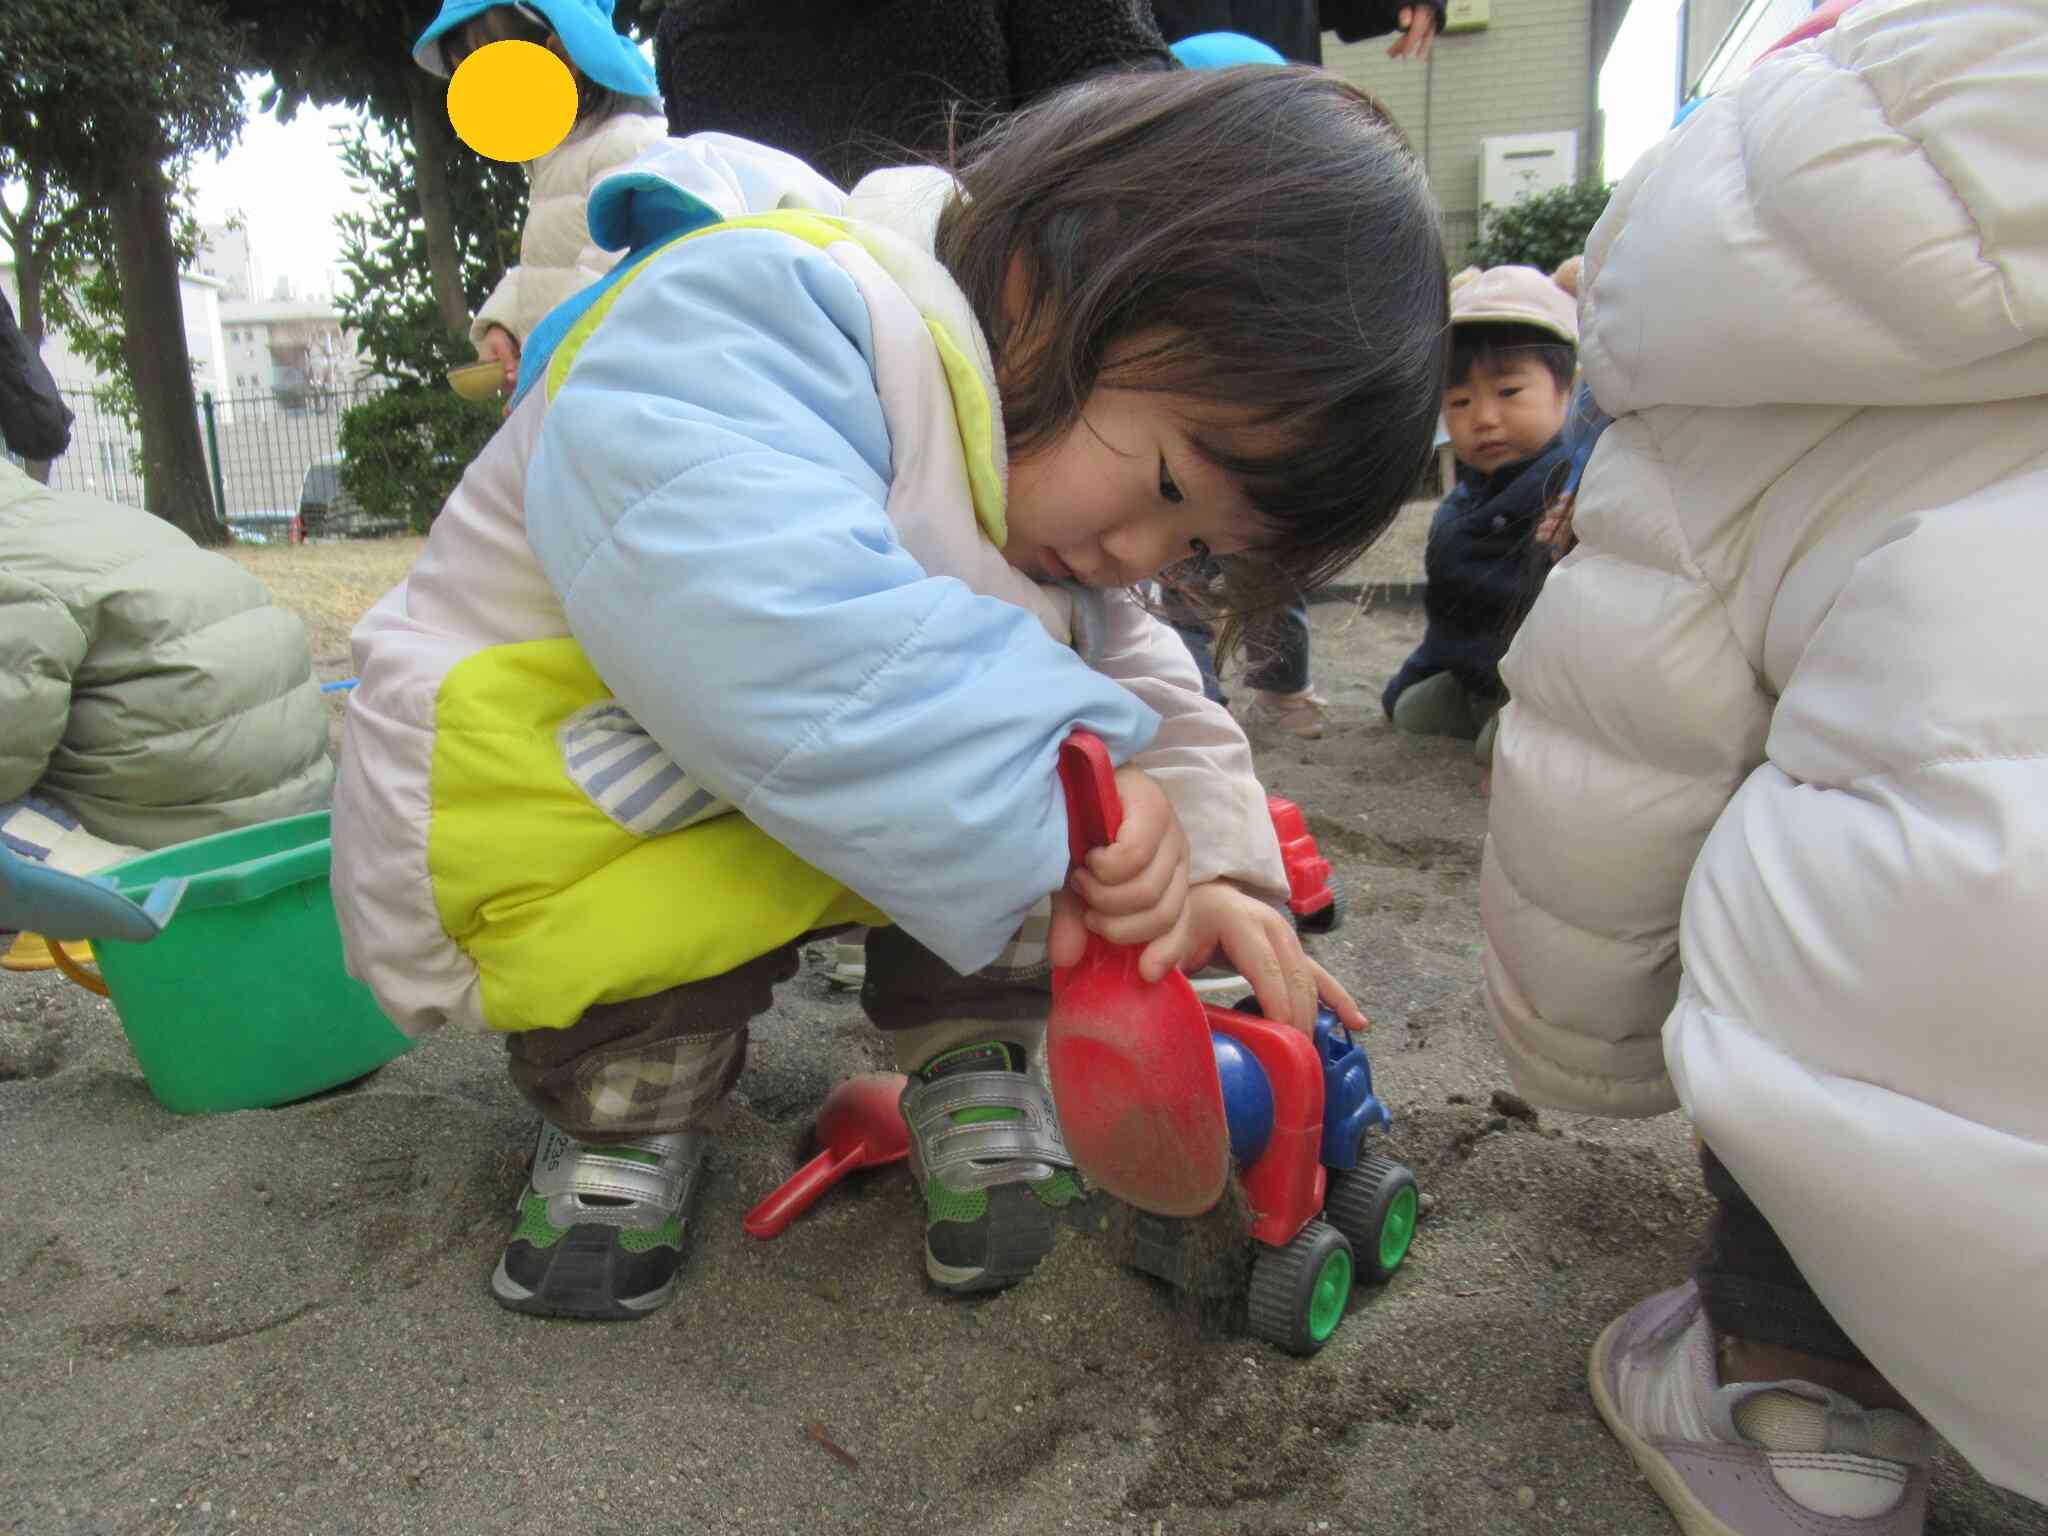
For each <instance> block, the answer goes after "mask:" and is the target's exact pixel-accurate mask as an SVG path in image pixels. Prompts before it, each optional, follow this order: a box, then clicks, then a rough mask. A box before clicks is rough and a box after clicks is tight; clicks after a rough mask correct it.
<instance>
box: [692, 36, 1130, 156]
mask: <svg viewBox="0 0 2048 1536" xmlns="http://www.w3.org/2000/svg"><path fill="white" fill-rule="evenodd" d="M1169 65H1170V57H1169V55H1168V54H1167V51H1166V44H1165V42H1164V40H1163V39H1161V37H1160V36H1159V31H1158V29H1157V28H1156V27H1155V26H1154V25H1153V24H1152V16H1151V8H1150V5H1149V4H1148V0H677V3H676V4H674V5H671V6H670V7H669V9H668V10H666V11H664V12H663V13H662V17H661V24H660V28H659V31H658V34H657V40H656V45H655V68H656V72H657V74H658V75H659V76H660V79H661V99H662V101H663V102H664V103H665V104H666V105H667V108H668V124H669V132H671V133H674V134H685V133H699V132H704V131H707V130H714V129H715V130H718V131H720V132H724V133H734V134H738V135H740V136H741V137H742V138H748V139H753V140H755V141H756V142H758V143H763V144H770V145H773V146H774V147H776V148H778V149H785V150H788V151H789V152H790V153H792V154H794V155H796V156H798V157H799V158H800V159H803V160H806V161H808V162H809V163H810V164H811V165H813V166H815V167H816V168H817V169H818V170H819V171H821V172H823V173H824V174H825V175H826V176H828V177H830V178H831V179H832V180H833V181H836V182H838V183H839V184H840V185H842V186H851V185H852V184H853V183H854V182H855V181H857V180H859V179H860V178H861V177H862V176H864V175H865V174H867V172H869V171H871V170H874V169H875V168H877V167H878V166H883V165H897V164H903V163H906V162H913V161H917V160H920V159H940V160H943V159H944V157H945V154H946V149H947V115H948V113H949V111H951V110H952V109H954V108H956V107H957V108H958V109H960V112H961V123H960V128H961V136H962V137H963V138H964V137H968V136H971V134H972V132H973V131H974V129H975V128H976V127H977V126H978V125H979V124H980V123H982V122H985V121H986V120H987V119H988V117H989V116H990V115H991V114H995V113H1002V112H1008V111H1011V110H1013V109H1015V108H1017V107H1021V106H1023V105H1025V104H1026V103H1028V102H1029V101H1031V100H1032V99H1033V98H1034V97H1037V96H1040V95H1042V94H1044V93H1045V92H1047V91H1050V90H1053V89H1055V88H1056V87H1058V86H1062V85H1066V84H1068V83H1069V82H1071V81H1074V80H1079V79H1081V78H1083V77H1084V76H1087V75H1093V74H1100V73H1104V72H1106V71H1112V70H1122V69H1165V68H1168V67H1169Z"/></svg>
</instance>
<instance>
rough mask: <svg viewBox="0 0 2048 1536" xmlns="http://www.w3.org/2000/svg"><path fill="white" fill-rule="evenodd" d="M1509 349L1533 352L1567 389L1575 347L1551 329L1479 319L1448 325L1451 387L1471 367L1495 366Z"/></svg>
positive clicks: (1576, 358) (1573, 370)
mask: <svg viewBox="0 0 2048 1536" xmlns="http://www.w3.org/2000/svg"><path fill="white" fill-rule="evenodd" d="M1510 352H1516V353H1530V354H1533V355H1534V356H1535V358H1536V361H1538V362H1539V363H1541V364H1542V365H1543V366H1544V367H1545V368H1547V369H1549V370H1550V376H1551V377H1552V378H1553V379H1555V380H1557V387H1558V388H1559V389H1562V390H1567V391H1568V390H1570V389H1571V387H1572V379H1573V378H1574V377H1575V376H1576V375H1577V373H1578V371H1579V349H1578V348H1577V347H1575V346H1573V345H1572V344H1571V343H1570V342H1568V341H1564V340H1561V339H1559V337H1558V335H1557V333H1556V332H1555V331H1546V330H1544V329H1543V327H1542V326H1540V325H1517V324H1515V323H1514V322H1513V321H1511V320H1497V321H1483V322H1480V323H1477V324H1473V325H1454V326H1452V327H1451V372H1450V385H1451V387H1452V388H1453V389H1455V388H1457V387H1458V386H1459V385H1460V384H1462V383H1464V382H1465V381H1466V380H1467V379H1469V378H1471V377H1472V370H1473V369H1474V368H1494V367H1498V366H1499V365H1500V361H1501V359H1502V358H1503V357H1504V355H1505V354H1507V353H1510Z"/></svg>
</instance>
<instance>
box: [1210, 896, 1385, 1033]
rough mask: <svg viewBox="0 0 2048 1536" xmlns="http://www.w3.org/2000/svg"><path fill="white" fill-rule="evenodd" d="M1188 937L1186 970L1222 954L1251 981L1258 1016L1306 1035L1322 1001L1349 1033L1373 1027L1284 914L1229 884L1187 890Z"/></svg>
mask: <svg viewBox="0 0 2048 1536" xmlns="http://www.w3.org/2000/svg"><path fill="white" fill-rule="evenodd" d="M1188 937H1189V940H1190V945H1191V947H1190V948H1189V949H1188V951H1187V952H1186V953H1185V954H1184V955H1183V956H1182V959H1181V964H1182V966H1183V968H1184V969H1186V970H1190V971H1194V970H1199V969H1201V967H1203V966H1205V965H1207V964H1208V963H1209V962H1210V961H1211V960H1212V959H1214V958H1215V954H1216V951H1217V950H1219V949H1220V950H1222V951H1223V953H1224V954H1225V955H1227V956H1228V957H1229V959H1230V964H1231V966H1232V967H1233V968H1234V969H1235V970H1236V971H1237V972H1238V973H1239V974H1240V975H1242V976H1243V977H1244V979H1245V980H1246V981H1248V982H1250V983H1251V985H1252V992H1253V993H1254V994H1255V995H1256V996H1257V997H1258V1000H1259V1012H1261V1013H1263V1014H1264V1015H1265V1016H1266V1017H1267V1018H1269V1019H1272V1020H1274V1021H1275V1022H1279V1023H1290V1024H1292V1025H1293V1026H1294V1027H1295V1028H1296V1029H1298V1030H1301V1031H1302V1032H1303V1033H1304V1034H1306V1033H1307V1032H1308V1031H1310V1030H1312V1029H1314V1028H1315V1023H1316V1002H1317V999H1319V998H1320V999H1321V1000H1322V1001H1323V1002H1325V1003H1328V1004H1329V1005H1330V1008H1331V1010H1332V1011H1333V1012H1335V1014H1336V1015H1337V1017H1338V1018H1340V1019H1342V1020H1343V1021H1344V1022H1345V1023H1346V1024H1347V1025H1349V1026H1350V1027H1351V1028H1352V1029H1370V1028H1371V1027H1372V1021H1371V1020H1370V1019H1368V1018H1366V1016H1365V1014H1364V1013H1363V1012H1362V1011H1361V1010H1360V1008H1359V1006H1358V1004H1357V1003H1355V1002H1353V1001H1352V1000H1351V994H1350V993H1349V992H1346V991H1345V990H1344V988H1343V987H1342V986H1341V985H1339V983H1338V981H1337V978H1336V977H1334V976H1332V975H1331V974H1330V973H1329V972H1328V971H1326V970H1324V969H1323V968H1322V967H1321V966H1320V965H1318V964H1316V962H1315V961H1314V960H1312V959H1311V958H1309V954H1308V951H1306V950H1304V949H1303V948H1302V947H1301V939H1300V937H1299V936H1298V935H1297V934H1296V933H1295V931H1294V924H1293V923H1291V922H1289V921H1288V920H1287V917H1286V914H1284V913H1282V912H1278V911H1276V910H1274V909H1273V908H1272V907H1270V906H1268V905H1267V904H1266V903H1265V902H1263V901H1260V900H1259V899H1258V897H1256V896H1253V895H1250V894H1249V893H1247V892H1245V891H1242V890H1239V889H1238V888H1237V887H1236V886H1234V885H1232V884H1231V883H1230V882H1229V881H1228V880H1205V881H1203V882H1202V883H1201V884H1200V885H1197V886H1196V887H1194V889H1192V890H1190V891H1189V892H1188Z"/></svg>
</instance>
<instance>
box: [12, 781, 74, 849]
mask: <svg viewBox="0 0 2048 1536" xmlns="http://www.w3.org/2000/svg"><path fill="white" fill-rule="evenodd" d="M77 825H78V818H77V817H76V816H74V815H72V814H71V812H70V811H68V810H66V809H65V808H64V807H63V806H61V805H59V804H58V803H57V802H56V801H54V800H51V799H49V798H48V797H46V796H43V795H24V796H22V797H21V799H19V800H9V801H6V802H4V803H0V843H5V844H6V845H7V847H8V848H9V849H10V850H11V851H12V852H15V853H18V854H20V855H21V856H22V857H23V858H25V859H34V860H35V861H36V862H37V863H39V864H40V863H42V862H43V861H44V860H46V859H48V858H49V857H50V850H51V849H52V848H55V847H56V846H57V840H58V839H59V838H61V837H63V836H64V834H65V833H67V832H69V831H71V830H72V829H73V828H75V827H76V826H77Z"/></svg>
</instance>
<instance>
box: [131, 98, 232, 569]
mask: <svg viewBox="0 0 2048 1536" xmlns="http://www.w3.org/2000/svg"><path fill="white" fill-rule="evenodd" d="M161 149H162V145H161V143H160V141H159V140H158V139H157V137H156V136H155V135H154V134H151V135H150V136H148V137H146V138H143V139H141V140H140V141H139V142H136V143H134V144H131V145H128V146H125V147H124V149H123V151H122V152H120V154H119V156H118V160H119V164H120V169H121V174H120V175H119V176H118V177H116V178H115V180H114V182H113V185H112V186H110V187H109V188H108V193H109V195H108V199H107V211H108V214H109V216H110V217H111V218H112V220H113V225H114V265H115V270H116V272H117V273H118V275H119V276H120V279H121V320H122V325H123V327H124V330H125V333H126V334H125V335H124V336H123V338H122V341H123V351H124V352H125V354H126V356H127V359H128V375H129V377H130V378H131V379H133V380H134V382H135V400H136V405H137V407H138V409H139V410H140V411H141V414H142V497H143V502H144V504H145V505H146V506H147V507H148V509H149V510H150V511H151V512H154V513H155V514H156V515H157V516H158V517H161V518H162V519H163V520H164V521H165V522H167V523H170V524H172V525H173V526H174V527H177V528H181V529H183V530H184V531H185V532H186V533H188V534H190V535H191V536H192V537H193V538H194V539H195V540H197V541H198V542H199V543H200V544H204V545H219V544H225V543H227V541H228V530H227V525H226V524H225V523H223V522H222V521H221V518H220V514H219V512H218V511H217V510H216V508H215V507H214V505H213V487H212V482H211V478H210V477H209V475H208V474H207V469H206V451H205V449H204V447H203V446H202V445H201V443H200V441H199V412H198V407H197V405H196V403H195V402H194V401H193V398H192V358H191V354H190V353H189V352H188V351H187V350H186V347H185V311H184V306H183V304H182V303H181V302H180V299H179V292H178V253H177V251H176V249H175V248H174V247H173V245H172V243H171V209H170V199H169V196H168V189H167V188H166V187H165V185H164V173H163V164H162V159H161V154H160V151H161Z"/></svg>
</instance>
